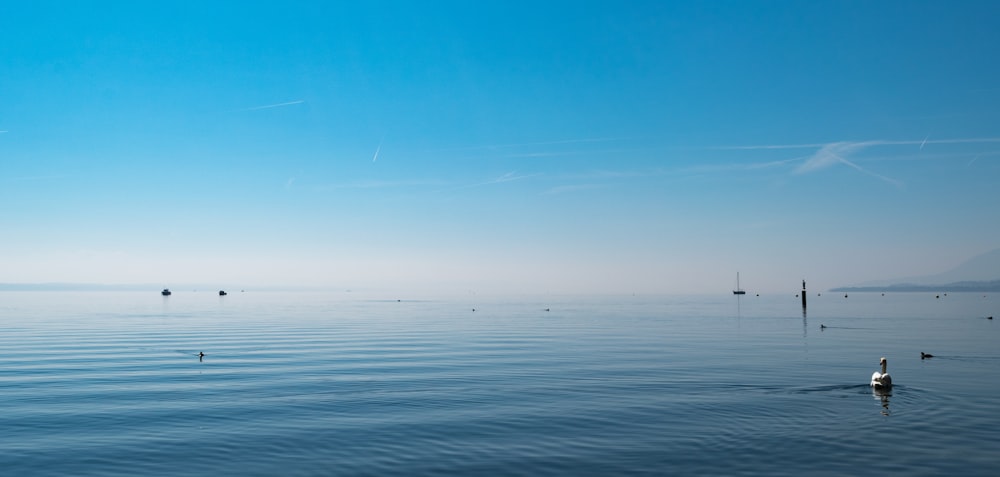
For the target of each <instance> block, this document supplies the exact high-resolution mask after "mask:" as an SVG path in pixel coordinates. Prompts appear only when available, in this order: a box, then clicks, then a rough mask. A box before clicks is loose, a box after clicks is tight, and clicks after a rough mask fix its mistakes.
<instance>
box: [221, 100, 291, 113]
mask: <svg viewBox="0 0 1000 477" xmlns="http://www.w3.org/2000/svg"><path fill="white" fill-rule="evenodd" d="M304 102H306V100H304V99H299V100H295V101H289V102H287V103H278V104H268V105H265V106H254V107H252V108H246V109H238V110H237V111H257V110H259V109H271V108H280V107H282V106H291V105H293V104H302V103H304Z"/></svg>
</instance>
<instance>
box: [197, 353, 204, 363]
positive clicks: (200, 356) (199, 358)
mask: <svg viewBox="0 0 1000 477" xmlns="http://www.w3.org/2000/svg"><path fill="white" fill-rule="evenodd" d="M203 359H205V353H202V352H201V351H199V352H198V361H201V360H203Z"/></svg>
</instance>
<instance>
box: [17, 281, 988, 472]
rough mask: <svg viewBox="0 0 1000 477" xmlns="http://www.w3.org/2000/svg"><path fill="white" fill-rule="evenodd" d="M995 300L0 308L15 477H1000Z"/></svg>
mask: <svg viewBox="0 0 1000 477" xmlns="http://www.w3.org/2000/svg"><path fill="white" fill-rule="evenodd" d="M418 298H419V299H418ZM397 300H399V301H397ZM998 300H1000V296H997V295H993V294H987V295H983V294H972V293H970V294H959V293H953V294H949V295H946V296H940V298H935V295H934V294H925V293H912V294H911V293H902V294H893V295H886V296H881V295H880V294H877V293H875V294H863V293H856V294H851V295H850V297H849V298H845V297H844V296H843V294H835V293H823V294H822V296H819V295H816V294H812V295H810V297H809V310H808V315H807V316H803V313H802V309H801V306H800V303H799V299H798V298H796V297H795V296H794V295H793V293H789V294H788V295H787V296H761V297H757V296H752V295H746V296H744V297H742V298H739V299H737V298H736V297H734V296H732V295H728V296H726V295H720V296H713V297H707V296H697V297H685V296H612V297H562V296H536V297H526V298H512V297H481V296H476V295H465V296H460V297H449V298H441V299H429V298H426V299H425V298H423V297H405V296H403V297H397V296H370V295H363V294H357V293H284V292H281V293H279V292H266V293H265V292H247V293H230V295H229V296H226V297H219V296H217V295H216V294H215V293H210V292H204V291H202V292H193V291H186V292H185V291H179V290H175V293H174V294H173V296H170V297H161V296H159V293H158V291H157V290H151V291H150V292H144V293H138V292H48V291H47V292H0V331H2V332H0V469H3V473H4V474H5V475H18V476H27V475H77V476H81V475H101V476H106V475H183V476H188V477H190V476H203V475H283V476H311V475H524V476H542V475H574V476H578V475H706V474H709V475H712V474H714V475H739V474H772V475H782V474H785V475H792V474H795V475H798V474H808V475H844V474H849V475H850V474H853V475H857V474H861V473H879V472H890V473H893V474H896V475H959V474H961V475H996V472H997V469H1000V393H998V392H997V391H998V390H1000V346H998V338H1000V322H998V321H1000V320H988V319H986V317H987V316H992V315H997V316H1000V302H998ZM473 309H475V311H473ZM821 324H822V325H825V326H826V328H821V327H820V325H821ZM922 351H923V352H928V353H933V354H934V355H935V357H934V358H932V359H927V360H921V359H920V352H922ZM199 352H204V353H205V357H204V359H203V360H201V361H199V357H198V353H199ZM882 356H885V357H886V358H887V359H888V369H889V372H890V373H891V374H892V376H893V381H894V383H895V384H896V385H895V387H894V388H893V389H892V391H891V393H887V394H885V395H879V394H876V393H874V392H873V391H872V389H871V388H870V387H869V385H868V382H869V380H870V378H871V374H872V372H873V371H875V370H877V369H878V365H879V358H880V357H882Z"/></svg>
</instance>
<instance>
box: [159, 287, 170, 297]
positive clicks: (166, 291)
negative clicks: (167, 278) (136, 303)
mask: <svg viewBox="0 0 1000 477" xmlns="http://www.w3.org/2000/svg"><path fill="white" fill-rule="evenodd" d="M160 294H161V295H163V296H170V289H169V288H164V289H163V291H161V292H160Z"/></svg>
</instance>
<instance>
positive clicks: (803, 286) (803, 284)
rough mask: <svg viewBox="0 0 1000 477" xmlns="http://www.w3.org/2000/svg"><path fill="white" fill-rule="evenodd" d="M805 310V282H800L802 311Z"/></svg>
mask: <svg viewBox="0 0 1000 477" xmlns="http://www.w3.org/2000/svg"><path fill="white" fill-rule="evenodd" d="M805 309H806V281H805V280H802V310H803V311H805Z"/></svg>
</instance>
